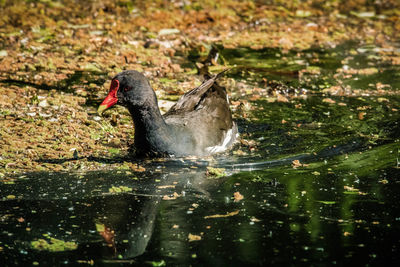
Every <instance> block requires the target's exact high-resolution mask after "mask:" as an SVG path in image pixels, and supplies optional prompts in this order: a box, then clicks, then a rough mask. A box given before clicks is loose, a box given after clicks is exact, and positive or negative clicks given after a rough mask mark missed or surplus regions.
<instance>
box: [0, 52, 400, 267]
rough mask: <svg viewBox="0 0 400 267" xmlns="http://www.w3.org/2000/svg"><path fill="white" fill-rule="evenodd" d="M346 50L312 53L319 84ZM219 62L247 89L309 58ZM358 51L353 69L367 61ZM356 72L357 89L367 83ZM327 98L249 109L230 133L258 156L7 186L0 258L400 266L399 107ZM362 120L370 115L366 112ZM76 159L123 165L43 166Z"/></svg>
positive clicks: (23, 178)
mask: <svg viewBox="0 0 400 267" xmlns="http://www.w3.org/2000/svg"><path fill="white" fill-rule="evenodd" d="M341 49H343V51H342V50H341ZM347 49H348V48H346V47H338V48H336V49H335V50H332V51H317V50H315V51H311V50H310V51H306V54H307V53H309V54H310V55H311V54H312V55H314V54H318V55H319V58H320V61H318V64H319V65H318V66H319V67H320V68H321V74H320V75H321V77H320V78H318V79H319V80H318V81H317V83H316V84H317V85H321V84H325V83H326V82H327V81H329V82H333V81H334V80H333V79H331V78H332V77H333V72H334V70H335V69H336V68H337V67H338V66H341V64H342V63H341V62H342V60H343V59H344V58H346V57H347V55H348V51H347ZM362 51H364V50H362ZM224 53H225V54H224ZM224 53H223V55H224V57H225V59H226V60H228V61H229V62H230V63H232V64H239V62H242V63H241V64H243V65H246V66H247V67H248V68H242V69H241V68H240V67H239V68H238V69H237V72H233V73H230V74H229V75H237V76H236V77H235V78H237V79H241V78H243V77H250V78H249V79H250V82H257V81H260V80H262V79H261V78H262V77H264V76H265V77H267V79H269V80H270V79H272V78H273V77H274V76H275V75H277V76H280V75H281V73H284V72H286V71H288V73H290V72H292V71H293V72H296V71H299V70H300V69H302V68H304V67H305V66H306V65H305V64H303V63H304V62H305V61H310V62H312V61H311V59H312V58H311V57H310V58H308V57H307V56H305V58H303V59H301V60H303V61H301V62H300V61H298V62H297V63H296V62H295V61H296V60H300V59H296V58H295V57H298V56H297V53H292V52H290V53H289V54H286V55H285V57H286V60H281V58H282V57H283V55H282V53H280V52H279V51H277V50H274V51H272V50H265V51H252V50H250V49H248V48H244V49H238V50H237V51H233V50H232V51H230V50H227V51H225V52H224ZM363 53H364V52H363ZM365 53H366V54H365V55H360V57H359V58H357V57H354V58H355V59H354V60H359V61H360V62H367V63H368V62H370V61H371V60H373V58H374V57H368V53H369V52H368V53H367V52H365ZM371 53H372V52H371ZM314 56H315V55H314ZM314 56H313V57H314ZM315 57H316V56H315ZM250 59H254V60H255V59H262V60H258V61H259V62H261V63H255V62H252V61H250ZM352 60H353V59H352ZM288 62H292V63H290V64H289V63H288ZM353 63H354V62H349V64H353ZM254 64H258V65H259V66H258V67H257V66H256V67H257V68H259V69H260V71H259V72H257V73H255V74H254V75H250V74H249V73H248V72H247V71H248V70H251V71H254V69H255V68H254V66H253V65H254ZM262 64H264V65H263V66H261V65H262ZM267 64H269V66H267ZM285 64H286V65H285ZM263 69H264V70H265V71H264V70H263ZM272 69H279V70H282V72H280V71H279V72H273V71H272ZM395 69H396V68H395ZM270 70H271V71H270ZM386 71H388V72H390V67H388V66H387V67H384V69H383V72H382V73H383V76H375V78H374V79H377V81H375V82H381V81H382V82H388V80H387V77H386V76H385V73H386ZM325 77H326V79H325V80H324V78H325ZM357 77H358V78H359V80H357V82H359V84H364V83H363V77H362V75H358V76H357ZM314 78H315V77H314ZM314 78H313V79H314ZM364 78H365V79H369V78H368V77H364ZM92 79H94V78H93V77H92ZM282 79H283V80H285V79H287V82H288V83H289V84H291V85H292V86H295V85H296V83H299V81H298V79H297V78H296V77H295V76H292V75H286V76H285V77H283V78H282ZM296 79H297V80H296ZM313 79H310V80H306V81H301V83H302V86H305V87H306V88H312V85H311V84H308V83H311V82H312V83H313V82H314V80H313ZM315 79H316V78H315ZM378 79H382V80H378ZM396 79H397V78H393V84H394V85H393V86H397V85H396V84H397V80H396ZM292 82H293V83H292ZM344 82H349V83H350V82H351V81H350V80H349V81H344ZM318 88H319V87H318ZM321 88H322V87H321ZM321 88H320V89H321ZM241 97H242V96H241ZM246 97H247V96H244V98H246ZM324 98H326V96H324V95H323V94H322V93H318V92H316V93H315V94H314V95H310V96H308V97H307V98H295V99H293V100H292V101H290V102H287V103H286V102H285V103H282V102H268V101H266V99H263V98H260V99H257V100H248V101H249V102H250V103H251V106H252V107H254V110H251V111H249V114H248V117H247V118H242V119H240V120H238V124H239V128H240V134H241V136H242V138H243V139H246V140H248V143H251V144H252V146H254V147H250V145H249V147H247V146H246V145H238V146H239V147H236V148H235V149H234V151H233V152H231V153H230V154H223V155H217V156H215V157H214V158H207V159H180V158H171V159H166V160H164V161H157V160H156V161H139V162H137V163H139V164H140V165H141V166H144V167H145V169H146V171H144V172H134V171H133V170H131V169H117V170H112V171H92V172H79V171H75V172H71V173H44V172H37V173H27V174H24V175H20V176H17V177H3V178H2V183H1V184H0V191H1V193H2V194H1V197H2V198H1V201H0V211H1V212H0V229H1V230H0V260H1V262H2V263H4V264H5V266H14V265H27V266H30V265H34V264H35V265H36V264H39V265H45V266H46V265H47V266H58V265H63V264H65V265H77V264H95V265H98V266H102V265H104V266H108V265H110V264H116V265H123V264H133V265H135V264H136V265H153V266H162V265H178V266H181V265H183V266H189V265H196V266H197V265H198V266H226V265H229V266H243V265H255V266H257V265H262V266H264V265H277V266H282V265H323V266H325V265H350V264H357V265H373V266H378V265H383V264H392V265H394V264H396V263H398V262H400V253H399V252H400V241H399V240H400V208H399V205H398V202H399V200H400V194H399V192H400V147H399V123H398V122H399V121H400V115H399V113H398V110H397V108H396V107H398V106H399V103H400V98H399V97H398V96H393V97H391V98H390V101H389V100H385V99H383V100H382V99H379V97H364V96H360V97H344V96H330V98H331V102H332V101H334V102H335V103H341V105H336V104H331V103H327V102H324V101H323V99H324ZM359 112H365V113H366V114H364V115H363V117H360V116H359V115H358V114H359ZM252 148H254V150H252ZM239 152H240V153H239ZM83 159H84V160H87V161H94V162H97V163H101V164H104V166H105V168H106V167H107V165H108V164H111V163H119V162H124V161H128V160H129V158H127V157H116V158H101V157H87V158H79V157H77V158H70V159H57V160H53V159H52V160H47V159H41V160H39V161H40V162H42V163H53V164H63V163H65V162H68V161H75V160H83ZM208 167H214V168H224V169H225V172H226V173H225V175H222V176H221V177H218V176H212V175H210V169H209V168H208ZM207 173H208V174H207ZM68 242H70V243H68Z"/></svg>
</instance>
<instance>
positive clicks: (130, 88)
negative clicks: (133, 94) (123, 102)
mask: <svg viewBox="0 0 400 267" xmlns="http://www.w3.org/2000/svg"><path fill="white" fill-rule="evenodd" d="M130 90H132V87H130V86H127V87H125V88H124V91H125V92H128V91H130Z"/></svg>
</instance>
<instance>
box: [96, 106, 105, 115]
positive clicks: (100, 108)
mask: <svg viewBox="0 0 400 267" xmlns="http://www.w3.org/2000/svg"><path fill="white" fill-rule="evenodd" d="M106 109H107V106H106V105H100V106H99V108H98V109H97V114H99V115H100V116H101V115H102V114H103V112H104V110H106Z"/></svg>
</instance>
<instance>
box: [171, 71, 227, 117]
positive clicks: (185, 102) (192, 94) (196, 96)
mask: <svg viewBox="0 0 400 267" xmlns="http://www.w3.org/2000/svg"><path fill="white" fill-rule="evenodd" d="M228 70H229V69H226V70H223V71H221V72H220V73H218V74H216V75H214V76H213V77H211V78H208V79H206V80H205V81H204V82H203V83H202V84H201V85H200V86H198V87H196V88H194V89H192V90H190V91H188V92H186V93H185V94H184V95H183V96H181V97H180V98H179V100H178V102H176V104H175V105H173V106H172V107H171V108H170V109H169V110H168V112H167V113H165V114H164V116H169V115H171V114H175V113H180V112H183V111H190V110H194V109H195V108H196V106H197V105H198V104H199V103H200V101H201V100H202V99H203V96H204V94H205V93H206V92H207V91H208V90H209V89H210V88H211V87H214V88H216V83H215V81H216V80H217V79H218V78H219V77H220V76H221V74H222V73H224V72H226V71H228ZM213 85H214V86H213ZM218 87H219V88H218V91H220V90H221V89H222V92H221V93H223V95H221V96H223V97H224V98H225V97H226V92H225V88H223V87H220V86H218Z"/></svg>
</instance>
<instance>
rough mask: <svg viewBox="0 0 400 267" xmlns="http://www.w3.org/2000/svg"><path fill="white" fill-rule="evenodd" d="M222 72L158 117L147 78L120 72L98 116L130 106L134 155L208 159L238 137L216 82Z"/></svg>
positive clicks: (183, 96)
mask: <svg viewBox="0 0 400 267" xmlns="http://www.w3.org/2000/svg"><path fill="white" fill-rule="evenodd" d="M223 72H224V71H223ZM223 72H221V73H219V74H217V75H214V76H211V77H210V76H208V77H206V79H205V81H204V82H203V83H202V84H201V85H200V86H199V87H197V88H194V89H192V90H190V91H188V92H186V93H185V94H184V95H182V96H181V97H180V99H179V100H178V101H177V102H176V103H175V105H173V106H172V107H171V108H170V110H169V111H168V112H166V113H165V114H164V115H161V113H160V110H159V108H158V103H157V97H156V94H155V92H154V90H153V89H152V87H151V86H150V83H149V81H148V80H147V78H146V77H145V76H144V75H143V74H141V73H140V72H137V71H134V70H128V71H123V72H121V73H119V74H118V75H116V76H115V77H114V78H113V79H112V82H111V86H110V91H109V93H108V95H107V97H106V98H105V99H104V101H103V102H102V104H101V105H100V106H99V109H98V112H99V114H101V113H102V112H103V111H104V110H106V109H107V108H109V107H111V106H113V105H115V104H120V105H122V106H125V107H126V108H128V110H129V112H130V114H131V116H132V119H133V123H134V126H135V139H134V145H135V152H136V155H137V156H146V157H154V156H171V155H174V156H192V155H193V156H207V155H211V154H214V153H218V152H223V151H225V150H227V149H229V148H230V147H231V146H232V144H233V143H234V141H235V139H236V136H237V126H236V124H235V122H234V121H233V120H232V114H231V110H230V108H229V100H228V97H227V93H226V90H225V88H223V87H221V86H219V85H218V84H217V83H216V80H217V78H218V77H220V75H221V74H222V73H223Z"/></svg>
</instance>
